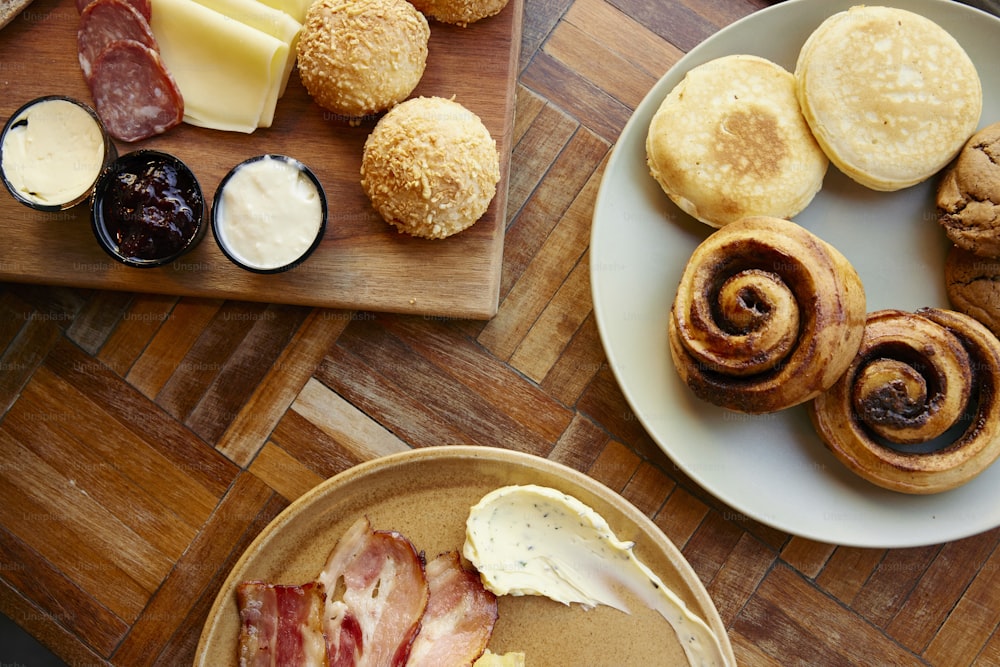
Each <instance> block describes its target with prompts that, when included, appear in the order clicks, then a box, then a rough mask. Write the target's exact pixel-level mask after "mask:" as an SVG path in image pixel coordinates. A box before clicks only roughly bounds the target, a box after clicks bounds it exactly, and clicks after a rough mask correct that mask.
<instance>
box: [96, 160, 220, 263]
mask: <svg viewBox="0 0 1000 667" xmlns="http://www.w3.org/2000/svg"><path fill="white" fill-rule="evenodd" d="M151 195H152V196H151ZM90 222H91V227H92V228H93V230H94V236H95V237H96V238H97V242H98V243H99V244H100V246H101V247H102V248H103V249H104V251H105V252H107V253H108V254H109V255H110V256H111V257H113V258H115V259H116V260H118V261H119V262H121V263H122V264H126V265H128V266H134V267H139V268H149V267H155V266H163V265H165V264H169V263H171V262H173V261H174V260H176V259H177V258H179V257H180V256H181V255H183V254H184V253H186V252H188V251H189V250H191V249H192V248H194V247H195V246H196V245H197V244H198V242H199V241H201V238H202V237H203V236H204V235H205V227H206V225H205V198H204V196H203V195H202V191H201V185H200V184H199V183H198V179H197V178H196V177H195V175H194V173H193V172H192V171H191V170H190V169H189V168H188V166H187V165H186V164H184V162H182V161H181V160H180V159H178V158H177V157H175V156H173V155H170V154H169V153H162V152H160V151H155V150H138V151H133V152H131V153H126V154H124V155H122V156H121V157H119V158H118V159H117V160H115V161H114V162H113V163H112V164H111V166H110V167H108V169H106V170H105V171H104V173H102V174H101V177H100V178H99V179H98V181H97V185H96V186H95V187H94V198H93V200H92V201H91V205H90Z"/></svg>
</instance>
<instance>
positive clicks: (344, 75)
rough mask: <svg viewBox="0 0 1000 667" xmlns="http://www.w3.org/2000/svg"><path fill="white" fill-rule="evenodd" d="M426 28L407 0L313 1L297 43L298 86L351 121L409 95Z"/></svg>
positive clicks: (419, 68)
mask: <svg viewBox="0 0 1000 667" xmlns="http://www.w3.org/2000/svg"><path fill="white" fill-rule="evenodd" d="M429 39H430V27H429V26H428V25H427V19H426V18H424V15H423V14H421V13H420V12H418V11H417V10H416V9H414V7H413V5H411V4H410V3H409V2H407V1H406V0H354V1H353V2H343V0H316V2H314V3H313V4H312V5H311V6H310V7H309V11H308V12H307V13H306V18H305V22H304V23H303V25H302V32H301V35H300V37H299V43H298V47H297V49H298V51H297V54H298V68H299V77H300V78H301V79H302V85H303V86H304V87H305V89H306V91H307V92H308V93H309V95H310V96H311V97H312V98H313V100H315V102H316V103H317V104H318V105H320V106H321V107H323V108H324V109H326V110H328V111H331V112H333V113H335V114H338V115H341V116H343V117H344V118H345V119H347V120H350V119H353V118H357V117H360V116H365V115H368V114H374V113H378V112H380V111H384V110H386V109H389V108H391V107H392V106H393V105H394V104H397V103H398V102H401V101H403V100H404V99H406V98H407V97H409V95H410V93H412V92H413V89H414V88H416V86H417V84H418V83H419V82H420V79H421V77H422V76H423V74H424V68H425V66H426V64H427V45H428V40H429Z"/></svg>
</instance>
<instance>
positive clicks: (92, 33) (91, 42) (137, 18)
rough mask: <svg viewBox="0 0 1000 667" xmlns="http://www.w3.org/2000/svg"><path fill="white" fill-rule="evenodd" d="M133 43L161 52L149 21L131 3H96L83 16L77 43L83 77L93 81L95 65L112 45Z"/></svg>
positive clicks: (118, 0)
mask: <svg viewBox="0 0 1000 667" xmlns="http://www.w3.org/2000/svg"><path fill="white" fill-rule="evenodd" d="M120 40H133V41H136V42H139V43H140V44H144V45H146V46H148V47H150V48H152V49H157V48H158V47H157V45H156V37H154V36H153V30H152V28H150V27H149V21H148V20H147V19H146V17H145V16H143V15H142V14H141V13H140V12H139V10H138V9H136V8H135V7H134V6H133V5H132V4H130V3H129V2H128V0H93V2H91V3H90V4H89V5H87V7H86V8H85V9H84V10H83V13H82V14H81V15H80V25H79V27H78V28H77V32H76V43H77V49H78V51H79V57H80V68H81V69H83V76H84V77H85V78H86V79H87V81H90V78H91V76H92V75H93V71H94V63H95V62H96V61H97V58H98V56H99V55H100V54H101V52H102V51H103V50H104V49H105V48H106V47H107V46H108V45H109V44H111V43H112V42H115V41H120Z"/></svg>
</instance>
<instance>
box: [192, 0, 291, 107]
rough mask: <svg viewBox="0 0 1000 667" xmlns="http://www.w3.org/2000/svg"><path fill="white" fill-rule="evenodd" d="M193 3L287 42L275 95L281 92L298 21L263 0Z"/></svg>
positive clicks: (287, 72) (223, 0) (212, 0)
mask: <svg viewBox="0 0 1000 667" xmlns="http://www.w3.org/2000/svg"><path fill="white" fill-rule="evenodd" d="M197 2H198V3H199V4H202V5H204V6H206V7H208V8H209V9H214V10H215V11H217V12H219V13H220V14H224V15H225V16H227V17H229V18H231V19H233V20H234V21H239V22H240V23H243V24H245V25H248V26H250V27H251V28H256V29H257V30H260V31H261V32H263V33H265V34H268V35H271V36H272V37H276V38H277V39H279V40H281V41H282V42H284V43H285V44H287V45H288V55H287V57H286V58H285V66H284V71H283V72H282V75H281V88H280V89H279V90H278V97H281V96H282V95H284V94H285V87H286V86H287V85H288V77H289V76H290V75H291V73H292V67H293V66H294V65H295V56H296V47H297V45H298V42H299V33H300V32H301V31H302V24H301V22H299V21H297V20H295V19H294V18H292V16H291V15H290V14H288V13H287V12H285V11H282V10H281V9H278V8H275V7H271V6H268V5H267V4H266V3H264V2H258V0H197ZM269 125H270V120H268V122H267V124H266V125H265V124H263V122H262V124H261V127H267V126H269Z"/></svg>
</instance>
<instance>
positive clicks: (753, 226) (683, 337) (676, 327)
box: [669, 217, 866, 413]
mask: <svg viewBox="0 0 1000 667" xmlns="http://www.w3.org/2000/svg"><path fill="white" fill-rule="evenodd" d="M865 312H866V311H865V293H864V288H863V286H862V284H861V279H860V278H859V277H858V274H857V272H856V271H855V270H854V268H853V267H852V266H851V264H850V263H849V262H848V261H847V259H846V258H845V257H844V256H843V255H841V254H840V252H838V251H837V250H836V248H834V247H833V246H831V245H829V244H828V243H826V242H825V241H823V240H822V239H820V238H818V237H817V236H815V235H814V234H812V233H811V232H809V231H807V230H806V229H804V228H802V227H801V226H799V225H797V224H795V223H794V222H790V221H788V220H781V219H778V218H767V217H753V218H745V219H743V220H740V221H738V222H734V223H731V224H729V225H726V226H725V227H722V228H721V229H719V230H718V231H716V232H715V233H713V234H712V235H711V236H709V237H708V238H707V239H706V240H705V241H703V242H702V243H701V244H700V245H699V246H698V247H697V248H696V249H695V251H694V253H693V254H692V255H691V259H690V260H689V261H688V264H687V266H686V267H685V269H684V274H683V276H682V277H681V282H680V285H679V287H678V288H677V295H676V297H675V298H674V304H673V308H672V310H671V317H670V325H669V327H670V329H669V335H670V351H671V356H672V357H673V361H674V366H675V367H676V369H677V372H678V373H679V374H680V376H681V379H682V380H683V381H684V382H685V383H686V384H687V385H688V386H689V387H690V388H691V390H692V391H693V392H694V393H695V395H696V396H698V397H699V398H701V399H702V400H705V401H708V402H710V403H713V404H715V405H719V406H721V407H725V408H729V409H731V410H737V411H740V412H749V413H764V412H775V411H777V410H782V409H784V408H787V407H791V406H793V405H797V404H799V403H803V402H805V401H808V400H810V399H812V398H814V397H815V396H816V395H817V394H819V393H821V392H823V391H826V389H828V388H829V387H830V386H831V385H833V383H834V382H836V381H837V378H839V377H840V375H841V373H843V371H844V369H845V368H847V366H848V364H850V363H851V360H852V359H854V355H855V353H856V352H857V349H858V345H859V344H860V342H861V335H862V333H863V331H864V324H865Z"/></svg>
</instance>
